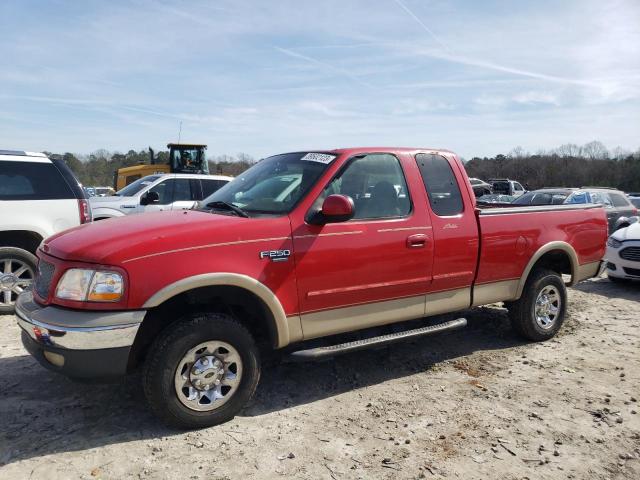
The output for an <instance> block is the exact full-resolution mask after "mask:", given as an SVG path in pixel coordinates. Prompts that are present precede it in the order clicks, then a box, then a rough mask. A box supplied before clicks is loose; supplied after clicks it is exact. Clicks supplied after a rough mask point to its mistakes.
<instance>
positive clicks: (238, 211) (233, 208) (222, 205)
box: [206, 200, 249, 218]
mask: <svg viewBox="0 0 640 480" xmlns="http://www.w3.org/2000/svg"><path fill="white" fill-rule="evenodd" d="M206 206H207V207H209V208H217V209H219V210H229V211H232V212H234V213H235V214H236V215H238V216H239V217H244V218H249V214H248V213H247V212H245V211H244V210H243V209H241V208H240V207H237V206H235V205H234V204H233V203H228V202H223V201H221V200H217V201H215V202H209V203H207V205H206Z"/></svg>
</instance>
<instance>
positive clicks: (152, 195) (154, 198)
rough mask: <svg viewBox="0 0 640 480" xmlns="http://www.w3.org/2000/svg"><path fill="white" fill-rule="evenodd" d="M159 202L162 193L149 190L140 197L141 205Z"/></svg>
mask: <svg viewBox="0 0 640 480" xmlns="http://www.w3.org/2000/svg"><path fill="white" fill-rule="evenodd" d="M158 202H160V195H158V192H152V191H149V192H147V193H145V194H144V195H143V196H142V198H141V199H140V205H153V204H154V203H158Z"/></svg>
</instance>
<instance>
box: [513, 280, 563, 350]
mask: <svg viewBox="0 0 640 480" xmlns="http://www.w3.org/2000/svg"><path fill="white" fill-rule="evenodd" d="M508 308H509V317H510V319H511V325H512V327H513V329H514V330H515V331H516V332H517V333H518V334H519V335H520V336H522V337H524V338H526V339H528V340H533V341H534V342H540V341H543V340H548V339H550V338H552V337H553V336H555V334H556V333H558V330H560V327H561V326H562V323H563V322H564V318H565V313H566V309H567V288H566V286H565V284H564V282H563V281H562V277H561V276H560V275H559V274H557V273H556V272H553V271H551V270H545V269H538V270H535V271H533V272H532V273H531V275H530V276H529V278H528V279H527V283H526V284H525V287H524V290H523V292H522V296H521V297H520V299H518V300H516V301H515V302H511V303H510V304H509V306H508Z"/></svg>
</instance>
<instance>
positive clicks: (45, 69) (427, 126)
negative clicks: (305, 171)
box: [0, 0, 640, 158]
mask: <svg viewBox="0 0 640 480" xmlns="http://www.w3.org/2000/svg"><path fill="white" fill-rule="evenodd" d="M0 32H2V41H0V58H2V59H3V67H2V69H0V147H2V148H21V149H27V150H48V151H54V152H63V151H71V152H76V153H81V154H82V153H88V152H91V151H93V150H96V149H98V148H106V149H109V150H119V151H123V150H125V151H126V150H127V149H129V148H135V149H144V148H146V147H147V146H148V145H151V146H152V147H154V148H160V147H162V146H164V145H165V144H166V143H167V142H168V141H173V140H176V138H177V134H178V125H179V122H182V132H183V133H182V139H183V140H192V141H202V142H205V143H207V144H208V145H209V152H210V153H211V154H218V153H229V154H235V153H237V152H246V153H249V154H251V155H253V156H256V157H261V156H264V155H268V154H272V153H277V152H280V151H288V150H297V149H305V148H309V149H315V148H333V147H343V146H356V145H400V146H434V147H444V148H449V149H452V150H454V151H457V152H458V153H460V154H461V155H462V156H464V157H467V158H469V157H471V156H473V155H493V154H496V153H500V152H504V153H506V152H508V151H509V150H510V149H511V148H513V147H515V146H522V147H523V148H524V149H525V150H528V151H536V150H538V149H540V148H551V147H555V146H558V145H560V144H563V143H578V144H582V143H586V142H588V141H591V140H594V139H597V140H601V141H602V142H604V143H605V144H606V145H607V146H608V147H609V148H614V147H616V146H621V147H623V148H626V149H630V150H637V149H638V147H640V2H638V1H637V0H611V1H606V2H603V1H590V0H577V1H569V0H563V1H547V0H536V1H481V2H480V1H457V2H455V1H427V0H424V1H422V0H376V1H365V0H362V1H349V0H336V1H334V0H322V1H317V0H315V1H303V0H298V1H288V0H277V1H241V0H229V1H227V0H221V1H203V0H199V1H197V0H193V1H188V2H186V1H169V0H165V1H153V2H152V1H146V0H130V1H118V0H112V1H109V2H107V1H95V0H88V1H75V0H58V1H54V0H49V1H33V0H3V1H2V2H1V3H0Z"/></svg>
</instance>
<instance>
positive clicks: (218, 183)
mask: <svg viewBox="0 0 640 480" xmlns="http://www.w3.org/2000/svg"><path fill="white" fill-rule="evenodd" d="M201 183H202V194H203V197H202V198H207V197H208V196H209V195H211V194H212V193H213V192H215V191H217V190H218V189H219V188H221V187H224V186H225V185H226V184H227V183H228V182H226V181H225V180H202V181H201Z"/></svg>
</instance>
